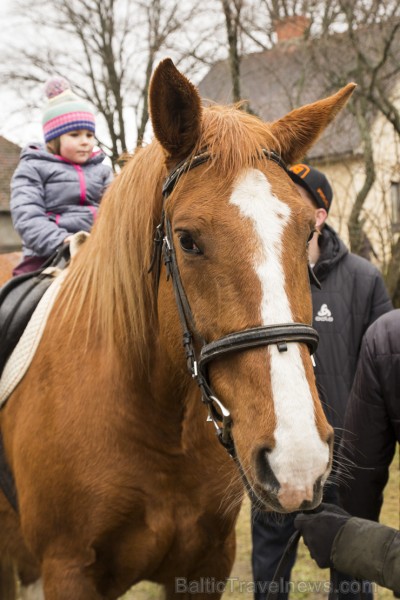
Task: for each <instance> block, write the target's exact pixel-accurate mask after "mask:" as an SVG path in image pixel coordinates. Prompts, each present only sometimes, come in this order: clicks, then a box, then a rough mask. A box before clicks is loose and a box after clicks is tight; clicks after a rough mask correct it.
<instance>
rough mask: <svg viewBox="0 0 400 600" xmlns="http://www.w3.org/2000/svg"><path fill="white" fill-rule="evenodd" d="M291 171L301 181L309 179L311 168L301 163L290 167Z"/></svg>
mask: <svg viewBox="0 0 400 600" xmlns="http://www.w3.org/2000/svg"><path fill="white" fill-rule="evenodd" d="M290 170H291V171H293V173H294V174H295V175H298V176H299V177H300V179H304V177H307V175H308V174H309V172H310V167H309V166H307V165H303V164H301V163H299V164H298V165H293V167H290Z"/></svg>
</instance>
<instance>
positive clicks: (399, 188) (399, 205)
mask: <svg viewBox="0 0 400 600" xmlns="http://www.w3.org/2000/svg"><path fill="white" fill-rule="evenodd" d="M390 190H391V196H392V223H393V225H400V182H399V181H392V183H391V188H390Z"/></svg>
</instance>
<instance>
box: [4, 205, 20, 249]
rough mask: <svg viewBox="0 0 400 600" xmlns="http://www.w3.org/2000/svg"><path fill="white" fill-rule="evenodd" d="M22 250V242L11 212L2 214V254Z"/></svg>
mask: <svg viewBox="0 0 400 600" xmlns="http://www.w3.org/2000/svg"><path fill="white" fill-rule="evenodd" d="M15 250H21V240H20V238H19V236H18V234H17V232H16V231H15V229H14V227H13V224H12V221H11V215H10V213H9V212H6V211H1V212H0V254H4V253H5V252H14V251H15Z"/></svg>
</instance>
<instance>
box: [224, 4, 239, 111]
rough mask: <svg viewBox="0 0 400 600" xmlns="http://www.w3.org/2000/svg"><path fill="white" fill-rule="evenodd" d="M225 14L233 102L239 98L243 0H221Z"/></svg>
mask: <svg viewBox="0 0 400 600" xmlns="http://www.w3.org/2000/svg"><path fill="white" fill-rule="evenodd" d="M221 3H222V8H223V11H224V15H225V24H226V33H227V39H228V51H229V65H230V72H231V80H232V90H233V91H232V97H233V101H234V102H238V101H239V100H241V94H240V50H239V42H240V39H239V36H240V21H241V11H242V8H243V0H221Z"/></svg>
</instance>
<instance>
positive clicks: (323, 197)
mask: <svg viewBox="0 0 400 600" xmlns="http://www.w3.org/2000/svg"><path fill="white" fill-rule="evenodd" d="M317 192H318V195H319V196H320V197H321V200H322V202H323V203H324V204H325V206H326V208H329V202H328V200H327V198H326V196H325V194H324V192H323V191H322V190H321V188H317Z"/></svg>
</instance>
